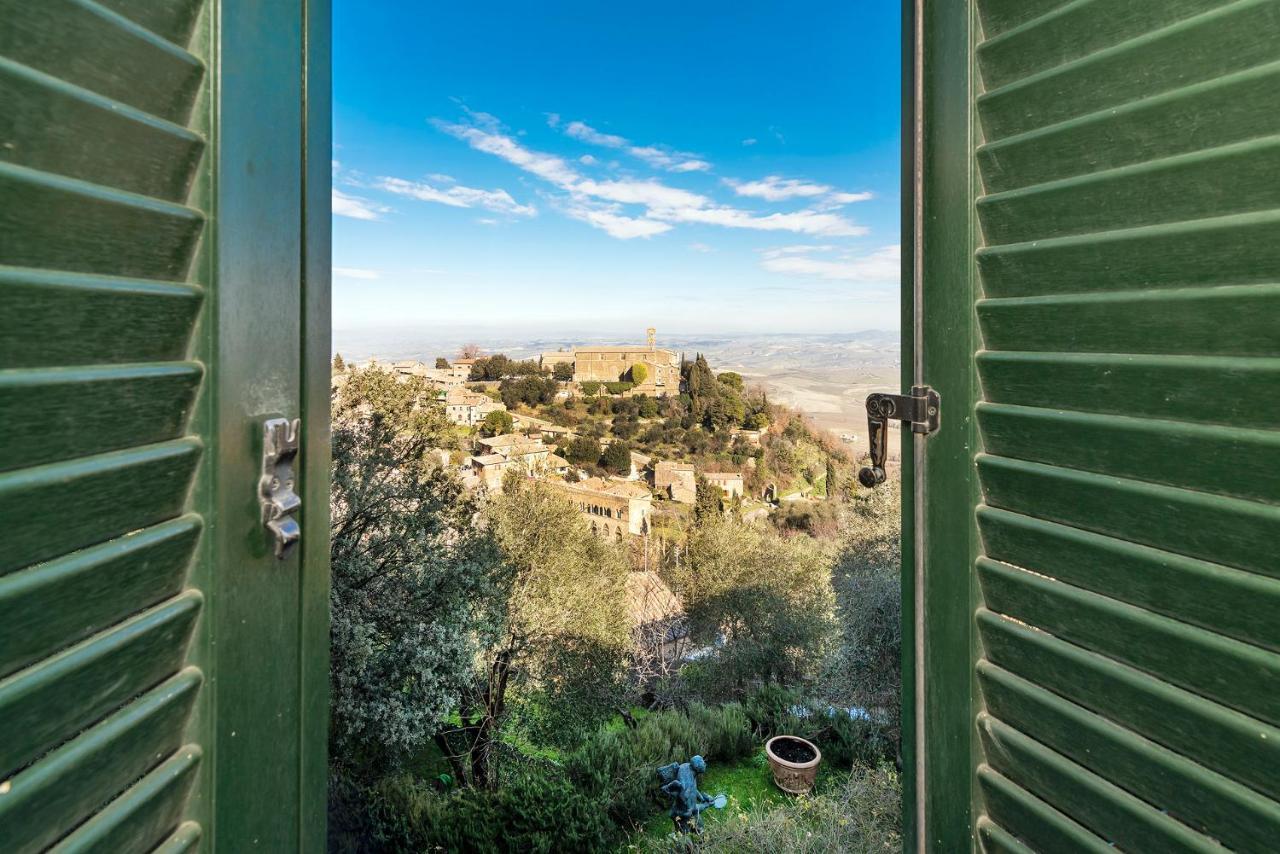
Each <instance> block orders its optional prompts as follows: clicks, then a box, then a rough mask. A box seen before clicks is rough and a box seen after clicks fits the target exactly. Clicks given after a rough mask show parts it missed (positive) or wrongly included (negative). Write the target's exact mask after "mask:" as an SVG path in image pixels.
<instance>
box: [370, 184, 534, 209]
mask: <svg viewBox="0 0 1280 854" xmlns="http://www.w3.org/2000/svg"><path fill="white" fill-rule="evenodd" d="M438 177H443V178H448V176H438ZM449 180H452V179H449ZM375 186H376V187H378V188H380V189H383V190H386V191H387V192H389V193H395V194H397V195H400V196H408V197H409V198H411V199H417V200H418V201H420V202H438V203H439V204H442V205H449V206H450V207H455V208H475V207H478V208H484V209H485V210H488V211H493V212H494V213H500V214H507V215H510V216H534V215H535V214H536V213H537V212H538V209H537V208H535V207H534V206H533V205H522V204H520V203H519V202H517V201H516V200H515V199H513V198H512V197H511V194H510V193H508V192H507V191H506V190H481V189H477V188H475V187H464V186H462V185H461V184H452V185H451V186H449V187H447V188H442V187H436V186H433V185H431V184H428V183H426V182H425V181H406V180H405V179H403V178H389V177H383V178H379V179H378V180H377V181H376V182H375Z"/></svg>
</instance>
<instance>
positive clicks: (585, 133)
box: [564, 122, 627, 148]
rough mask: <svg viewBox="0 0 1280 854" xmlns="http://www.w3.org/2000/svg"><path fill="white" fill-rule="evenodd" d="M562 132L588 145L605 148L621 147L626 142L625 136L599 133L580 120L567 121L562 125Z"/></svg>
mask: <svg viewBox="0 0 1280 854" xmlns="http://www.w3.org/2000/svg"><path fill="white" fill-rule="evenodd" d="M564 132H565V133H566V134H567V135H569V136H571V137H573V138H574V139H580V140H582V141H583V142H585V143H588V144H590V145H603V146H605V147H606V148H623V147H625V146H626V144H627V140H626V138H625V137H621V136H615V135H613V134H611V133H601V132H600V131H598V130H596V129H595V128H593V127H591V126H589V125H586V124H584V123H582V122H569V124H567V125H565V126H564Z"/></svg>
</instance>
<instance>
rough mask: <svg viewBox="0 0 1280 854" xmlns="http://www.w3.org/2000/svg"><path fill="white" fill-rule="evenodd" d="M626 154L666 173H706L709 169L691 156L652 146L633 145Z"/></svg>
mask: <svg viewBox="0 0 1280 854" xmlns="http://www.w3.org/2000/svg"><path fill="white" fill-rule="evenodd" d="M627 153H628V154H630V155H631V156H632V157H636V158H638V159H640V160H643V161H644V162H645V163H648V164H649V165H650V166H652V167H653V168H655V169H665V170H666V171H668V172H706V171H707V170H709V169H710V168H711V164H710V163H708V162H707V161H705V160H699V159H698V158H697V157H695V156H694V155H692V154H684V153H683V152H679V151H665V150H663V149H661V148H657V147H656V146H652V145H633V146H631V147H630V148H628V149H627Z"/></svg>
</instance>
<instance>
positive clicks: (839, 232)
mask: <svg viewBox="0 0 1280 854" xmlns="http://www.w3.org/2000/svg"><path fill="white" fill-rule="evenodd" d="M650 216H653V217H654V218H656V219H660V220H664V221H667V222H689V223H700V224H702V225H719V226H722V227H724V228H747V229H752V230H755V231H792V232H795V233H797V234H813V235H817V236H825V237H859V236H861V235H864V234H866V233H867V229H866V228H865V227H863V226H861V225H854V224H853V223H851V222H849V221H848V220H847V219H845V218H844V217H842V216H840V215H839V214H832V213H822V212H819V211H811V210H803V211H795V212H794V213H772V214H765V215H763V216H760V215H757V214H754V213H752V212H751V211H744V210H739V209H738V208H730V207H715V208H678V209H672V210H656V211H650Z"/></svg>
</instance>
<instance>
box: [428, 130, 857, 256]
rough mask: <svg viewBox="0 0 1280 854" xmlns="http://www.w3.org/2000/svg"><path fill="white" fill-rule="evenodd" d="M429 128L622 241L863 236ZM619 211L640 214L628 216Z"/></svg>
mask: <svg viewBox="0 0 1280 854" xmlns="http://www.w3.org/2000/svg"><path fill="white" fill-rule="evenodd" d="M490 118H491V117H490ZM557 121H558V120H557ZM434 124H435V125H436V127H438V128H439V129H440V130H442V131H444V132H445V133H448V134H450V135H451V136H454V137H456V138H458V139H460V140H462V141H464V142H466V143H467V144H468V145H470V146H471V147H472V148H474V149H475V150H477V151H482V152H485V153H488V154H492V155H494V156H496V157H500V158H502V159H503V160H506V161H507V162H508V163H511V164H513V165H515V166H517V167H519V168H520V169H523V170H524V171H525V172H528V173H529V174H531V175H535V176H537V177H539V178H541V179H542V180H544V181H546V182H548V183H550V184H552V185H553V186H554V187H556V188H558V189H559V190H561V191H563V192H564V193H566V194H567V198H561V199H559V207H560V209H561V210H563V211H564V212H565V213H566V214H567V215H569V216H571V217H573V218H575V219H578V220H581V221H582V222H586V223H588V224H590V225H592V226H594V227H596V228H599V229H601V230H603V231H605V232H606V233H607V234H609V235H611V236H613V237H617V238H620V239H624V240H626V239H631V238H635V237H645V238H647V237H652V236H654V235H657V234H662V233H663V232H666V231H669V230H671V228H672V226H674V225H677V224H700V225H713V226H719V227H722V228H735V229H751V230H756V231H789V232H794V233H797V234H808V235H814V236H831V237H853V236H859V235H862V234H866V232H867V230H866V229H865V228H864V227H862V226H860V225H856V224H854V223H852V222H850V221H849V220H848V219H846V218H844V217H843V216H841V215H840V214H838V213H833V212H831V211H830V210H818V209H805V210H799V211H792V212H788V213H768V214H761V213H757V212H754V211H748V210H742V209H739V208H734V207H730V206H727V205H720V204H716V203H715V202H714V201H713V200H712V199H710V198H709V197H707V196H704V195H702V194H700V193H695V192H692V191H689V190H683V189H680V188H678V187H671V186H668V185H667V184H664V183H662V182H661V181H658V180H656V179H651V178H650V179H618V180H607V181H597V180H594V179H591V178H587V177H585V176H583V175H582V174H580V173H579V172H578V171H576V170H575V169H574V167H573V166H571V165H570V164H569V162H567V161H566V160H565V159H564V158H562V157H558V156H556V155H553V154H547V153H545V152H540V151H535V150H533V149H530V148H527V147H525V146H524V145H522V144H521V143H519V142H517V141H516V140H515V139H512V138H511V137H510V136H509V135H507V134H505V133H503V132H499V131H494V130H491V129H487V128H484V127H479V126H476V125H475V124H466V123H460V122H446V121H442V120H434ZM579 124H580V123H579ZM583 127H586V126H585V125H584V126H583ZM587 130H591V131H592V132H593V133H598V132H596V131H594V129H590V128H587ZM578 133H579V134H585V133H586V131H583V130H580V131H578ZM603 136H604V137H607V138H608V137H611V135H609V134H604V135H603ZM619 138H620V137H619ZM815 186H816V185H815ZM824 191H829V188H824ZM624 206H635V207H639V208H641V209H642V210H641V211H639V212H637V213H631V212H628V211H627V210H626V209H625V207H624Z"/></svg>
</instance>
